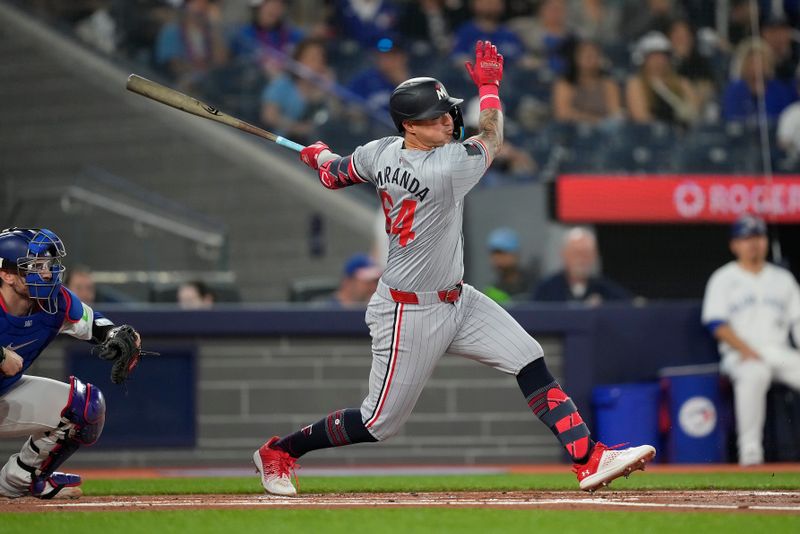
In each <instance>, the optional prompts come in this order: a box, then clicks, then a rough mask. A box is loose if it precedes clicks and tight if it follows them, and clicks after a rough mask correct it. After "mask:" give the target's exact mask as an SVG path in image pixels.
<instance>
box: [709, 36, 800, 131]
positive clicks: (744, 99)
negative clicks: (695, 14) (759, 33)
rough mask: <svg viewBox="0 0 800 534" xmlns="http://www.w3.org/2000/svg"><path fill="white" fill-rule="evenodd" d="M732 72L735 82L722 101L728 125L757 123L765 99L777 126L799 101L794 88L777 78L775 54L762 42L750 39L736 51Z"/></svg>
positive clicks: (766, 108) (771, 120) (766, 106)
mask: <svg viewBox="0 0 800 534" xmlns="http://www.w3.org/2000/svg"><path fill="white" fill-rule="evenodd" d="M731 70H732V72H731V78H732V79H731V81H730V82H728V85H727V86H726V87H725V92H724V94H723V98H722V117H723V118H724V119H725V120H726V121H741V122H752V121H756V120H757V118H758V113H759V99H761V98H762V97H763V98H764V108H765V112H766V116H767V119H768V120H769V121H770V122H774V121H776V120H777V119H778V116H779V115H780V113H781V111H783V110H784V109H785V108H786V107H787V106H789V104H791V103H792V102H794V101H795V100H797V90H796V89H795V87H794V86H793V85H792V84H790V83H787V82H784V81H782V80H779V79H777V78H775V64H774V58H773V55H772V51H771V50H770V49H769V47H768V46H767V45H766V43H765V42H764V41H762V40H761V39H758V38H752V39H748V40H746V41H743V42H742V43H740V44H739V46H737V47H736V54H735V55H734V59H733V63H732V69H731Z"/></svg>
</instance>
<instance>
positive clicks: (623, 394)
mask: <svg viewBox="0 0 800 534" xmlns="http://www.w3.org/2000/svg"><path fill="white" fill-rule="evenodd" d="M659 399H660V386H659V384H658V382H638V383H631V384H608V385H602V386H596V387H595V388H594V389H593V390H592V406H593V408H594V421H595V425H594V427H595V428H594V430H595V431H594V435H593V437H594V438H595V439H597V440H600V441H602V442H603V443H605V444H606V445H616V444H618V443H629V444H630V445H631V446H637V445H653V446H655V447H656V448H658V444H659V429H658V410H659ZM656 458H658V455H657V456H656Z"/></svg>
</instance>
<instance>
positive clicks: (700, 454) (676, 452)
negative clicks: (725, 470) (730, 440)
mask: <svg viewBox="0 0 800 534" xmlns="http://www.w3.org/2000/svg"><path fill="white" fill-rule="evenodd" d="M659 374H660V375H661V379H662V382H663V386H664V391H665V394H666V402H667V405H668V410H669V429H668V432H667V451H666V452H667V456H668V458H669V461H670V462H673V463H718V462H722V461H724V459H725V433H724V432H723V424H722V422H721V421H722V417H721V416H722V411H721V402H720V388H719V372H718V367H717V365H716V364H714V365H692V366H683V367H667V368H664V369H662V370H661V372H660V373H659Z"/></svg>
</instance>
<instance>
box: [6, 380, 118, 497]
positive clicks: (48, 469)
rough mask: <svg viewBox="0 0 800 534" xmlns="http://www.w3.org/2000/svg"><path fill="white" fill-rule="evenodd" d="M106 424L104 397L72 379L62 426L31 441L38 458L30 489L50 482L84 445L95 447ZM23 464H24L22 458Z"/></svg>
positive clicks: (93, 388) (95, 388)
mask: <svg viewBox="0 0 800 534" xmlns="http://www.w3.org/2000/svg"><path fill="white" fill-rule="evenodd" d="M105 421H106V400H105V398H104V397H103V393H102V392H101V391H100V390H99V389H98V388H97V387H95V386H93V385H92V384H84V383H83V382H81V381H80V380H78V379H77V378H76V377H74V376H71V377H70V390H69V400H68V401H67V405H66V406H65V407H64V409H63V410H62V411H61V422H60V423H59V424H58V427H57V428H56V429H55V430H51V431H50V432H47V433H46V434H45V435H44V437H42V438H40V439H37V440H35V441H34V440H29V442H28V446H29V447H30V449H31V452H33V453H35V454H36V459H38V460H39V461H41V464H40V465H38V466H36V465H35V464H36V463H38V462H37V461H36V460H34V462H32V463H34V465H28V466H27V467H30V468H31V469H32V471H31V473H32V479H33V480H32V483H31V488H33V487H34V486H35V485H37V484H40V482H41V481H42V480H47V479H49V478H50V477H51V475H52V474H53V473H54V472H55V470H56V469H58V467H59V466H60V465H61V464H63V463H64V462H65V461H66V460H67V458H69V457H70V456H72V455H73V454H74V453H75V451H77V450H78V449H79V448H80V446H81V445H92V444H93V443H95V442H96V441H97V438H99V437H100V434H101V433H102V432H103V425H104V424H105ZM20 462H23V463H24V460H23V459H22V458H20Z"/></svg>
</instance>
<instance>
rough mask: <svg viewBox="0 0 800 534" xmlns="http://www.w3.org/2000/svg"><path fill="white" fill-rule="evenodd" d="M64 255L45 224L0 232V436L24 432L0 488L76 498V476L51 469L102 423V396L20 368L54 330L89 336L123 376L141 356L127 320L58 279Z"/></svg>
mask: <svg viewBox="0 0 800 534" xmlns="http://www.w3.org/2000/svg"><path fill="white" fill-rule="evenodd" d="M65 255H66V251H65V249H64V244H63V243H62V242H61V239H59V237H58V236H57V235H56V234H55V233H53V232H52V231H50V230H47V229H38V228H10V229H7V230H3V231H1V232H0V438H7V437H8V438H11V437H21V436H28V439H27V440H26V441H25V444H24V445H23V446H22V449H21V450H20V451H19V452H18V453H17V454H13V455H12V456H11V458H9V459H8V462H6V464H5V465H4V466H3V468H2V470H0V496H4V497H12V498H13V497H23V496H33V497H37V498H39V499H53V498H58V499H63V498H78V497H80V496H81V493H82V492H81V488H80V484H81V478H80V476H78V475H73V474H69V473H61V472H58V471H56V469H58V468H59V467H60V466H61V464H63V463H64V462H65V461H66V460H67V458H69V457H70V456H71V455H72V454H73V453H74V452H75V451H77V450H78V449H79V448H80V447H81V446H82V445H91V444H93V443H94V442H95V441H97V438H99V437H100V433H101V432H102V430H103V424H104V423H105V410H106V406H105V399H104V398H103V394H102V392H101V391H100V390H99V389H98V388H97V387H96V386H94V385H92V384H88V383H86V384H84V383H83V382H81V381H80V380H79V379H78V378H77V377H74V376H71V377H70V378H69V382H68V383H64V382H58V381H55V380H51V379H49V378H42V377H38V376H28V375H25V374H24V373H25V371H26V370H27V369H28V367H30V366H31V364H32V363H33V362H34V360H36V358H37V357H38V356H39V355H40V354H41V353H42V351H43V350H44V349H45V348H46V347H47V346H48V345H49V344H50V342H51V341H53V339H54V338H55V337H56V336H57V335H58V334H68V335H70V336H72V337H75V338H78V339H83V340H86V341H89V342H91V343H93V344H95V347H94V348H93V350H92V352H94V353H95V354H96V355H97V356H99V357H100V358H103V359H105V360H110V361H113V365H112V369H111V380H112V382H114V383H115V384H121V383H123V382H124V381H125V380H126V379H127V378H128V375H129V374H130V373H131V372H133V370H134V369H135V368H136V365H137V364H138V362H139V358H140V356H141V350H140V349H141V338H140V336H139V334H138V333H137V332H136V330H134V329H133V327H131V326H128V325H122V326H115V325H114V324H113V323H112V322H111V321H110V320H108V319H107V318H105V317H103V316H102V315H101V314H99V313H97V312H95V311H93V310H92V309H91V308H90V307H89V306H87V305H86V304H83V303H82V302H81V301H80V300H79V299H78V297H76V296H75V295H74V294H73V293H72V292H70V291H69V290H68V289H67V288H66V287H64V286H63V285H62V284H61V279H62V275H63V274H64V266H63V265H62V264H61V258H63V257H64V256H65Z"/></svg>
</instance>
